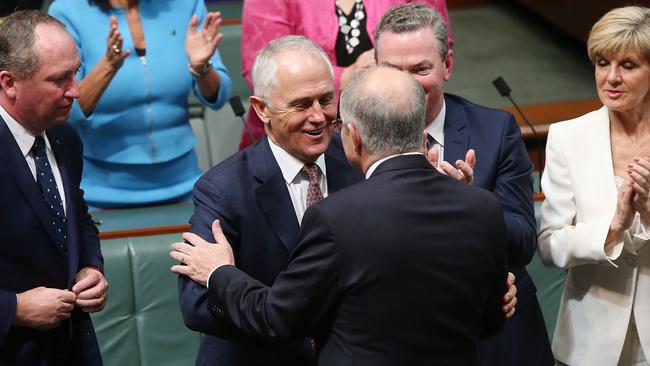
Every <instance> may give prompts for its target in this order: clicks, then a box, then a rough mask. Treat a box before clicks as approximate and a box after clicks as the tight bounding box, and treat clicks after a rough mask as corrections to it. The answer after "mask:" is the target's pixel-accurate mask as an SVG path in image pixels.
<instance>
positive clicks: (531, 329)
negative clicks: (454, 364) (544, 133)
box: [444, 94, 554, 366]
mask: <svg viewBox="0 0 650 366" xmlns="http://www.w3.org/2000/svg"><path fill="white" fill-rule="evenodd" d="M445 103H446V108H447V114H446V116H445V125H444V134H445V154H444V158H445V160H446V161H448V162H450V163H451V164H453V163H454V162H455V161H456V160H458V159H463V160H464V159H465V153H466V152H467V150H468V149H470V148H471V149H474V150H475V151H476V166H475V167H474V185H476V186H479V187H482V188H485V189H487V190H489V191H491V192H493V193H494V194H495V196H496V197H497V199H498V200H499V202H501V205H502V206H503V212H504V217H505V222H506V231H507V233H508V267H509V271H511V272H513V273H514V274H515V277H516V282H515V284H516V285H517V291H518V292H517V298H518V303H517V312H516V313H515V316H514V317H513V318H512V319H510V320H508V321H507V322H506V324H505V326H504V329H503V331H502V332H500V333H499V334H498V335H496V336H494V337H490V338H488V339H485V340H483V341H482V342H481V344H480V347H479V360H480V361H481V362H480V363H481V364H482V365H486V366H487V365H500V366H508V365H512V366H519V365H552V364H553V363H554V361H553V356H552V353H551V348H550V344H549V341H548V336H547V334H546V326H545V324H544V319H543V317H542V312H541V309H540V307H539V304H538V302H537V297H536V296H535V292H536V289H535V285H534V284H533V281H532V280H531V278H530V276H529V275H528V272H527V271H526V268H525V266H526V265H527V264H528V263H530V261H531V260H532V259H533V256H534V255H535V250H536V249H537V231H536V224H535V209H534V206H533V200H532V196H533V180H532V171H533V165H532V163H531V162H530V159H529V158H528V153H527V152H526V148H525V146H524V143H523V141H522V139H521V133H520V129H519V126H518V125H517V123H516V122H515V119H514V118H513V116H512V115H511V114H510V113H507V112H504V111H500V110H496V109H489V108H485V107H481V106H479V105H476V104H474V103H472V102H470V101H468V100H466V99H464V98H461V97H459V96H456V95H453V94H445Z"/></svg>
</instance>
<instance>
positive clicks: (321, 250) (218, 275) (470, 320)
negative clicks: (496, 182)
mask: <svg viewBox="0 0 650 366" xmlns="http://www.w3.org/2000/svg"><path fill="white" fill-rule="evenodd" d="M505 236H506V234H505V226H504V223H503V215H502V213H501V209H500V205H499V203H498V202H497V200H496V199H495V198H494V196H493V195H492V194H491V193H489V192H487V191H485V190H483V189H478V188H475V187H472V186H470V185H466V184H464V183H461V182H458V181H456V180H454V179H452V178H449V177H447V176H444V175H442V174H440V173H438V172H437V171H435V170H434V169H432V167H431V165H430V164H429V162H428V161H427V160H426V158H425V157H424V156H422V155H406V156H399V157H395V158H392V159H389V160H387V161H385V162H383V163H381V164H380V165H379V166H378V168H377V170H376V171H375V172H374V173H373V174H372V176H371V177H370V179H368V180H367V181H365V182H363V183H360V184H357V185H355V186H352V187H349V188H347V189H344V190H341V191H340V192H337V193H336V194H334V195H332V196H330V197H328V198H326V199H325V200H323V201H321V203H320V204H318V205H314V206H312V207H310V208H309V209H308V210H307V213H306V214H305V217H304V219H303V221H302V228H301V231H300V240H299V244H298V246H297V247H296V250H295V251H294V253H293V255H292V258H291V262H290V263H289V266H288V268H287V270H286V271H285V272H282V273H281V274H280V275H279V276H278V278H277V279H276V281H275V283H274V284H273V286H272V287H267V286H266V285H265V284H263V283H261V282H259V281H256V280H254V279H252V278H251V277H250V276H248V275H246V274H245V273H243V272H241V271H239V270H238V269H236V268H235V267H234V266H222V267H220V268H218V269H217V270H216V271H215V272H214V273H213V274H212V276H211V277H210V279H209V295H208V297H209V305H210V310H211V312H213V314H214V315H215V317H216V318H226V319H227V320H229V321H232V322H233V323H234V324H235V325H236V326H237V327H240V328H241V329H243V330H244V331H246V332H247V333H250V334H254V335H256V336H260V337H266V338H270V339H285V338H288V337H294V336H299V335H303V334H316V335H317V336H318V338H317V339H318V340H319V341H320V342H321V343H322V350H321V352H320V354H319V364H321V365H336V366H342V365H343V366H344V365H372V366H378V365H472V366H473V365H474V363H475V362H476V341H477V340H478V338H479V336H480V335H481V334H484V333H490V332H495V331H496V330H498V329H499V326H500V324H501V323H502V322H503V313H502V311H501V307H502V305H503V304H502V301H501V297H502V296H503V293H504V292H505V279H506V243H505V239H506V237H505Z"/></svg>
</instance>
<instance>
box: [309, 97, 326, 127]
mask: <svg viewBox="0 0 650 366" xmlns="http://www.w3.org/2000/svg"><path fill="white" fill-rule="evenodd" d="M325 120H326V118H325V112H323V106H321V105H320V102H319V101H318V100H314V103H312V105H311V107H309V121H310V122H325Z"/></svg>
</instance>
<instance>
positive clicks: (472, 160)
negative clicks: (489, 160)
mask: <svg viewBox="0 0 650 366" xmlns="http://www.w3.org/2000/svg"><path fill="white" fill-rule="evenodd" d="M465 161H466V162H467V165H469V166H470V167H471V168H472V169H474V165H476V152H475V151H474V149H469V150H467V154H466V155H465Z"/></svg>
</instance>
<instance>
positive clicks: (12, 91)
mask: <svg viewBox="0 0 650 366" xmlns="http://www.w3.org/2000/svg"><path fill="white" fill-rule="evenodd" d="M0 89H2V91H3V92H4V93H5V94H6V95H7V96H8V97H9V98H11V99H14V98H16V80H15V79H14V76H13V75H12V74H11V73H10V72H9V71H6V70H3V71H0Z"/></svg>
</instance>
